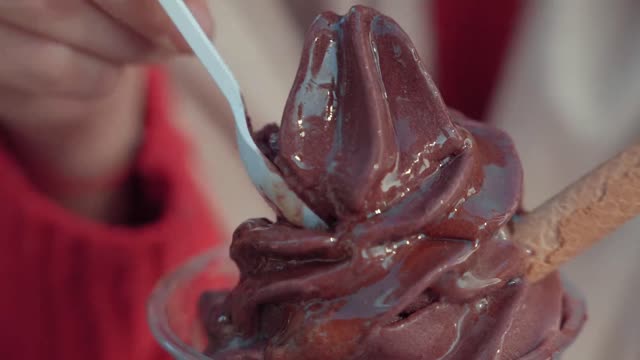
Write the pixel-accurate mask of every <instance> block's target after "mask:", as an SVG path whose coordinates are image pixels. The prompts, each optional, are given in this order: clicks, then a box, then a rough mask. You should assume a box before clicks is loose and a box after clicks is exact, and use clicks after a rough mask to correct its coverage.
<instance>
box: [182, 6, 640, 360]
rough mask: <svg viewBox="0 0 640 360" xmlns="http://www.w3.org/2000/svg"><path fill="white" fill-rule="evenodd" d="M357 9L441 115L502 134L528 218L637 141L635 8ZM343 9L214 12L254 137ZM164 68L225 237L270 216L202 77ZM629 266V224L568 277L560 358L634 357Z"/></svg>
mask: <svg viewBox="0 0 640 360" xmlns="http://www.w3.org/2000/svg"><path fill="white" fill-rule="evenodd" d="M358 3H361V4H367V5H370V6H373V7H375V8H377V9H378V10H380V11H382V12H383V13H385V14H387V15H390V16H391V17H393V18H394V19H395V20H396V21H397V22H398V23H399V24H400V25H401V26H402V27H403V28H404V29H405V31H406V32H407V33H408V34H409V35H410V37H411V38H412V39H413V41H414V43H415V46H416V48H417V49H418V51H419V53H420V55H421V56H422V59H423V62H424V63H425V65H426V68H427V69H428V70H429V71H430V72H431V73H432V74H433V75H434V78H435V80H436V83H437V84H438V86H439V87H440V89H441V91H442V93H443V96H444V100H445V102H446V103H447V104H448V105H450V106H452V107H454V108H458V109H459V110H461V111H462V112H464V113H465V114H467V115H468V116H471V117H473V118H476V119H479V120H482V121H486V122H489V123H492V124H494V125H496V126H499V127H501V128H503V129H506V130H507V131H508V132H509V133H510V134H511V135H512V137H513V138H514V140H515V142H516V145H517V146H518V149H519V152H520V155H521V157H522V161H523V165H524V168H525V189H526V190H525V191H526V192H525V200H524V206H525V208H528V209H530V208H533V207H535V206H537V205H538V204H540V203H541V202H543V201H544V200H546V199H547V198H549V197H550V196H552V195H553V194H554V193H556V192H558V191H559V190H561V189H562V188H563V187H564V186H566V185H567V184H569V183H570V182H572V181H574V180H576V179H577V178H578V177H580V176H581V175H582V174H584V173H585V172H587V171H588V170H590V169H591V168H593V167H594V166H596V165H597V164H598V163H600V162H602V161H604V160H605V159H607V158H608V157H610V156H612V155H613V154H615V153H616V152H617V151H619V150H621V149H623V148H624V147H625V146H626V145H628V144H630V143H632V142H634V141H638V139H639V138H640V2H639V1H637V0H609V1H601V0H563V1H553V0H546V1H545V0H540V1H516V0H496V1H492V2H490V3H487V2H472V1H458V0H441V1H418V0H405V1H390V0H388V1H383V0H378V1H359V2H358ZM473 3H475V4H473ZM353 4H355V2H352V1H336V0H310V1H296V0H272V1H258V0H253V1H234V2H231V1H222V0H212V1H211V8H212V10H213V13H214V17H215V19H216V35H215V42H216V44H217V45H218V46H219V49H220V50H221V52H222V54H223V56H224V58H225V59H226V60H227V62H228V63H229V65H230V67H231V68H232V70H233V71H234V73H235V75H236V77H237V78H238V80H239V82H240V84H241V87H242V88H243V90H244V94H245V98H246V101H247V105H248V110H249V114H250V116H251V117H252V120H253V122H254V125H255V126H256V127H261V126H262V125H264V124H266V123H270V122H279V121H280V117H281V113H282V110H283V107H284V104H285V100H286V97H287V95H288V92H289V87H290V86H291V82H292V80H293V77H294V75H295V71H296V69H297V64H298V60H299V55H300V51H301V47H302V42H303V39H304V33H305V31H306V28H307V27H308V26H309V24H310V23H311V21H312V20H313V18H314V17H315V15H316V14H318V13H319V12H320V11H322V10H332V11H335V12H337V13H344V12H346V11H347V10H348V8H349V7H350V6H352V5H353ZM487 4H491V5H490V6H487ZM171 67H172V71H173V74H174V75H175V82H176V83H177V84H178V86H177V88H176V96H179V97H180V99H181V100H180V111H181V115H180V116H179V117H178V121H179V125H180V127H181V128H182V129H183V130H184V132H185V133H186V134H187V135H188V136H189V137H191V138H192V139H193V142H194V143H195V144H196V146H197V152H196V157H195V158H194V162H195V163H196V166H195V169H196V171H197V172H198V178H199V179H200V181H201V185H202V187H203V188H204V189H205V192H206V194H207V195H208V196H209V197H210V200H211V204H212V208H213V209H214V211H215V212H216V213H217V214H218V215H219V216H220V217H221V218H222V219H223V220H224V223H225V224H226V230H227V234H228V235H229V236H230V234H231V231H232V230H233V228H234V227H235V226H236V225H237V224H239V223H240V222H241V221H243V220H245V219H246V218H248V217H260V216H268V217H271V216H272V215H271V212H270V211H269V209H268V208H267V206H266V205H265V204H264V202H263V201H262V200H261V199H260V197H259V195H258V194H257V192H256V191H255V190H254V188H253V187H252V186H251V184H250V182H249V180H248V178H247V176H246V175H245V173H244V169H243V168H242V164H241V163H240V162H239V160H238V157H237V155H236V153H235V149H234V143H233V142H234V136H235V135H234V134H233V127H232V122H231V121H232V120H231V117H230V114H229V113H228V112H226V113H225V111H226V110H224V109H226V105H225V102H224V100H223V99H222V98H221V97H220V94H219V93H218V92H217V90H216V89H215V87H214V86H213V84H212V83H211V81H210V80H209V78H208V76H207V75H206V73H205V72H204V70H203V69H202V68H201V67H200V66H199V65H198V64H197V63H195V61H194V60H191V59H181V60H178V61H176V62H175V63H172V64H171ZM221 109H222V110H223V111H221ZM639 260H640V219H636V220H635V221H632V222H631V223H630V224H628V225H627V226H625V227H624V228H622V229H620V230H619V231H618V232H617V233H615V234H614V235H613V236H611V237H610V238H609V239H607V240H606V241H604V242H602V243H601V244H599V245H597V246H596V247H595V248H593V249H592V250H590V251H589V252H587V253H586V254H584V255H583V256H582V257H580V258H579V259H576V260H575V261H573V262H572V263H571V264H569V266H567V267H566V269H565V270H564V273H565V275H566V277H567V278H568V279H569V280H570V281H571V282H572V283H573V284H575V286H576V287H577V288H578V289H579V291H580V292H581V293H582V294H584V296H585V297H586V298H587V301H588V308H589V317H590V320H589V321H588V323H587V325H586V328H585V330H584V331H583V333H582V334H581V335H580V336H579V337H578V339H577V341H576V343H575V344H574V345H573V346H572V347H571V348H570V350H569V351H568V353H567V354H566V355H565V357H564V358H566V359H598V360H599V359H605V358H611V359H629V360H632V359H640V342H638V341H637V340H638V338H637V334H640V312H639V311H637V309H636V308H635V306H636V305H635V304H636V303H637V298H638V296H640V280H638V277H637V274H640V261H639ZM633 334H635V335H633Z"/></svg>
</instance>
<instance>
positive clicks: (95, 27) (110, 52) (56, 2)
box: [0, 0, 154, 63]
mask: <svg viewBox="0 0 640 360" xmlns="http://www.w3.org/2000/svg"><path fill="white" fill-rule="evenodd" d="M139 1H140V0H135V1H129V3H131V4H133V3H138V2H139ZM0 22H4V23H6V24H10V25H12V26H15V27H17V28H19V29H21V30H24V31H27V32H31V33H33V34H36V35H39V36H42V37H46V38H49V39H51V40H55V41H58V42H60V43H64V44H67V45H69V46H71V47H74V48H77V49H80V50H82V51H85V52H87V53H90V54H93V55H96V56H99V57H102V58H103V59H106V60H108V61H113V62H118V63H126V62H135V61H142V60H144V59H147V58H148V57H149V56H150V53H152V52H153V51H154V46H153V44H152V43H151V42H150V41H149V40H147V39H145V38H144V37H143V36H141V35H139V34H137V33H135V32H134V31H132V30H131V29H130V28H128V27H127V26H126V25H124V24H122V23H120V22H118V21H117V20H115V19H113V18H112V17H111V16H109V15H108V14H106V13H105V12H103V11H102V10H100V9H99V8H98V7H97V6H95V5H94V4H92V3H90V2H89V1H88V0H21V1H0Z"/></svg>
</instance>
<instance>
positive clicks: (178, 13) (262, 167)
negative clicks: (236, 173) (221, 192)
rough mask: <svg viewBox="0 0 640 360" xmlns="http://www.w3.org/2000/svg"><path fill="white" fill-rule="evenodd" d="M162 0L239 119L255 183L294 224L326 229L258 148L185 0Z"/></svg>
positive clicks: (227, 74) (226, 73)
mask: <svg viewBox="0 0 640 360" xmlns="http://www.w3.org/2000/svg"><path fill="white" fill-rule="evenodd" d="M158 1H159V2H160V4H161V5H162V7H163V8H164V10H165V11H166V12H167V14H168V15H169V17H170V18H171V20H172V21H173V22H174V23H175V25H176V27H177V28H178V30H179V31H180V33H182V36H183V37H184V38H185V40H186V41H187V43H188V44H189V46H191V48H192V49H193V51H194V53H195V54H196V56H197V57H198V59H199V60H200V62H202V64H203V65H204V67H205V68H206V69H207V71H208V72H209V75H211V77H212V78H213V80H214V81H215V83H216V84H217V85H218V87H219V88H220V90H221V91H222V93H223V94H224V96H225V97H226V98H227V101H228V102H229V106H231V111H232V112H233V117H234V119H235V125H236V140H237V142H238V150H239V152H240V158H241V159H242V161H243V163H244V166H245V168H246V170H247V173H248V174H249V177H250V178H251V181H252V182H253V184H254V185H255V186H256V187H257V188H258V190H259V191H260V193H261V194H262V195H263V196H264V197H265V198H266V199H267V200H268V201H269V202H270V203H271V204H272V206H275V207H276V208H277V209H276V210H279V211H280V212H281V213H282V215H283V216H284V217H285V218H286V219H287V220H289V221H290V222H292V223H294V224H296V225H299V226H304V227H306V228H325V227H326V224H325V223H324V222H323V221H322V219H320V217H318V215H316V214H315V213H314V212H313V211H312V210H311V209H309V207H307V205H306V204H305V203H304V202H303V201H302V200H301V199H300V198H299V197H298V196H297V195H296V193H294V192H293V191H291V189H289V187H288V185H287V183H285V182H284V180H283V179H282V177H281V176H280V174H279V173H278V172H277V170H276V169H275V167H274V166H273V164H271V162H270V161H269V160H268V159H266V158H265V156H264V155H263V154H262V152H261V151H260V149H258V147H257V146H256V144H255V142H254V141H253V137H252V136H251V132H250V131H249V127H248V125H247V118H246V114H245V111H244V103H243V101H242V95H241V94H240V87H239V86H238V82H237V81H236V79H235V78H234V77H233V75H232V74H231V71H230V70H229V68H228V67H227V65H226V64H225V63H224V61H223V60H222V57H220V54H219V53H218V51H217V50H216V48H215V46H214V45H213V43H212V42H211V41H210V40H209V38H208V37H207V35H206V34H205V32H204V30H202V28H201V27H200V25H199V24H198V22H197V21H196V19H195V18H194V16H193V14H192V13H191V11H190V10H189V8H188V7H187V5H186V4H185V3H184V2H183V1H182V0H158Z"/></svg>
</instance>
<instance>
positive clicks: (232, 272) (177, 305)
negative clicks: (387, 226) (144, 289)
mask: <svg viewBox="0 0 640 360" xmlns="http://www.w3.org/2000/svg"><path fill="white" fill-rule="evenodd" d="M237 278H238V270H237V268H236V266H235V264H233V262H232V261H231V259H230V258H229V255H228V249H221V248H214V249H211V250H208V251H206V252H205V253H203V254H201V255H198V256H196V257H194V258H193V259H191V260H189V261H188V262H187V263H185V264H183V265H181V266H180V267H179V268H178V269H176V270H174V271H173V272H171V273H169V274H168V275H167V276H166V277H164V278H163V279H162V280H160V282H159V283H158V285H157V286H156V288H155V290H154V291H153V292H152V294H151V297H150V299H149V303H148V308H147V317H148V321H149V326H150V327H151V331H152V333H153V335H154V337H155V338H156V340H157V341H158V343H159V344H160V345H161V346H162V347H163V348H164V349H165V350H166V351H167V352H168V353H169V354H171V355H172V356H173V358H174V359H176V360H211V359H213V360H215V357H211V356H205V355H204V354H203V353H202V351H203V350H204V348H205V347H206V345H207V341H208V338H207V334H206V331H205V329H204V326H203V324H202V321H201V319H200V317H199V313H198V303H199V298H200V296H201V295H202V294H203V293H204V292H207V291H211V290H214V291H215V290H221V291H226V290H229V289H231V288H232V287H233V286H234V285H235V284H236V282H237Z"/></svg>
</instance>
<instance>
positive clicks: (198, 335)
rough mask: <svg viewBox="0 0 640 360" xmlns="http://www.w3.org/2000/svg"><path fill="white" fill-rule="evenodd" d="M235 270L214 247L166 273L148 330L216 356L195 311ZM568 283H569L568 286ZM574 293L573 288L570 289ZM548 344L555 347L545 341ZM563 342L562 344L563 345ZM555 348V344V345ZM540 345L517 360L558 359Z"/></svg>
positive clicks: (192, 355)
mask: <svg viewBox="0 0 640 360" xmlns="http://www.w3.org/2000/svg"><path fill="white" fill-rule="evenodd" d="M237 279H238V270H237V268H236V266H235V264H234V263H233V262H232V261H231V259H229V256H228V250H227V249H221V248H214V249H211V250H208V251H206V252H205V253H203V254H201V255H198V256H196V257H194V258H193V259H191V260H189V261H187V262H186V263H185V264H183V265H181V266H180V267H178V268H177V269H176V270H174V271H173V272H171V273H169V274H168V275H167V276H165V277H164V278H163V279H162V280H160V282H159V283H158V285H157V286H156V288H155V290H154V291H153V292H152V294H151V297H150V299H149V304H148V309H147V316H148V321H149V325H150V327H151V331H152V332H153V335H154V337H155V339H156V340H157V341H158V343H159V344H160V345H161V346H162V347H163V348H164V349H165V350H166V351H167V352H168V353H169V354H171V356H173V358H174V359H176V360H216V356H215V355H214V356H210V355H209V356H208V355H204V353H203V351H204V349H205V347H206V346H207V343H208V341H209V339H208V337H207V333H206V331H205V328H204V324H203V323H202V319H201V317H200V314H199V312H198V304H199V300H200V297H201V296H202V294H203V293H207V292H210V291H228V290H230V289H231V288H233V286H235V284H236V283H237ZM569 287H570V286H569ZM571 290H572V291H571V293H572V294H574V295H575V290H574V289H571ZM566 301H569V302H571V305H570V306H569V308H570V309H571V311H569V313H568V314H566V318H565V321H566V322H567V327H569V328H574V330H573V331H578V329H579V328H580V325H581V322H582V321H581V319H582V318H583V317H584V312H585V308H584V304H583V303H582V301H579V300H575V299H571V298H567V299H566ZM546 346H547V347H555V346H554V345H552V344H546ZM564 346H566V343H565V344H562V345H561V346H559V347H561V348H564ZM556 348H557V347H556ZM541 350H542V349H538V350H534V351H533V352H532V353H530V354H528V355H526V356H524V357H522V358H520V360H545V359H553V360H559V359H560V357H561V354H560V353H556V354H554V355H553V357H552V358H545V357H544V355H542V357H540V356H541V353H547V351H548V350H547V351H541Z"/></svg>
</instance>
